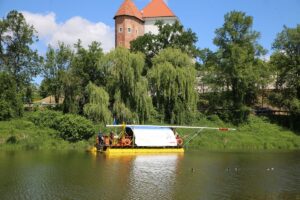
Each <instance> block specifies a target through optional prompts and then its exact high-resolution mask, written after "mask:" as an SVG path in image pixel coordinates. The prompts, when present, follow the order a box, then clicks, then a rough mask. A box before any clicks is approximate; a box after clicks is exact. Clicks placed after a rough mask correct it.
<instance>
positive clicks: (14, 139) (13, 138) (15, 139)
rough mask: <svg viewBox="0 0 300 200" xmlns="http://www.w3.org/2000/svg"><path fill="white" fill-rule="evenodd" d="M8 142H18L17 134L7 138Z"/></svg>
mask: <svg viewBox="0 0 300 200" xmlns="http://www.w3.org/2000/svg"><path fill="white" fill-rule="evenodd" d="M6 143H7V144H16V143H17V138H16V136H14V135H12V136H10V137H9V138H7V140H6Z"/></svg>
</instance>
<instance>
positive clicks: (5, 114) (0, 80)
mask: <svg viewBox="0 0 300 200" xmlns="http://www.w3.org/2000/svg"><path fill="white" fill-rule="evenodd" d="M16 87H17V86H16V82H15V80H14V78H13V77H12V75H10V74H8V73H6V72H0V121H1V120H7V119H10V118H13V117H18V116H21V115H22V113H23V104H22V100H21V98H20V95H18V94H17V92H16V91H17V90H16Z"/></svg>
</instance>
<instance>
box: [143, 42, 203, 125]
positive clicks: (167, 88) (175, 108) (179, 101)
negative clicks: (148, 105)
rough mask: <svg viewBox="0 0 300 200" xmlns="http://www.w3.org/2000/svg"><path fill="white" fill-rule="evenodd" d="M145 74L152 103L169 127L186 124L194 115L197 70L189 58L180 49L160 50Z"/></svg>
mask: <svg viewBox="0 0 300 200" xmlns="http://www.w3.org/2000/svg"><path fill="white" fill-rule="evenodd" d="M152 62H153V68H152V69H151V70H150V71H149V73H148V79H149V85H150V91H151V94H152V96H153V103H154V105H155V107H156V109H157V110H158V112H159V113H161V114H162V115H163V116H164V120H165V121H167V122H169V123H172V124H173V123H177V124H182V123H188V122H191V120H192V119H193V114H195V109H196V103H197V93H196V90H195V86H196V82H195V81H196V70H195V65H194V64H193V62H192V59H191V58H190V57H189V56H188V54H185V53H183V52H182V51H181V50H179V49H172V48H167V49H164V50H162V51H161V52H160V53H159V54H158V55H157V56H155V57H154V58H153V60H152Z"/></svg>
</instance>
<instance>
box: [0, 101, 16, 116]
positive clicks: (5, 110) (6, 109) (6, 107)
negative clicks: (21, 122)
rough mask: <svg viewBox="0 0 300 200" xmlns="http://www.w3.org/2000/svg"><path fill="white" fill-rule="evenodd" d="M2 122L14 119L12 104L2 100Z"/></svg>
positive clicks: (0, 109)
mask: <svg viewBox="0 0 300 200" xmlns="http://www.w3.org/2000/svg"><path fill="white" fill-rule="evenodd" d="M0 111H1V112H0V121H3V120H8V119H10V118H12V117H13V111H12V109H11V107H10V104H9V103H7V102H6V101H3V100H0Z"/></svg>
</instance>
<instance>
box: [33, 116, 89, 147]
mask: <svg viewBox="0 0 300 200" xmlns="http://www.w3.org/2000/svg"><path fill="white" fill-rule="evenodd" d="M29 120H30V121H32V122H33V123H34V124H35V125H37V126H40V127H49V128H52V129H55V130H56V131H58V135H59V137H61V138H62V139H64V140H67V141H70V142H77V141H79V140H83V139H86V140H87V139H89V138H90V137H91V136H93V135H94V130H95V129H94V125H93V124H92V122H91V121H89V120H88V119H86V118H84V117H81V116H79V115H71V114H68V115H64V114H63V113H61V112H57V111H51V110H46V111H38V112H35V113H34V114H33V115H32V116H30V117H29Z"/></svg>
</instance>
